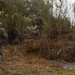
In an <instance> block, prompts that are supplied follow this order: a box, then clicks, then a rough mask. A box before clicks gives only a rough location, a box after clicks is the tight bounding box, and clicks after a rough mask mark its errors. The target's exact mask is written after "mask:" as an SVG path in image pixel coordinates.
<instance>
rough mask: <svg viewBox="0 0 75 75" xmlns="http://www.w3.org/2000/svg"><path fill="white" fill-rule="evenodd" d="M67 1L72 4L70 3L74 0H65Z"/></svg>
mask: <svg viewBox="0 0 75 75" xmlns="http://www.w3.org/2000/svg"><path fill="white" fill-rule="evenodd" d="M67 1H68V3H70V4H72V3H74V2H75V0H67Z"/></svg>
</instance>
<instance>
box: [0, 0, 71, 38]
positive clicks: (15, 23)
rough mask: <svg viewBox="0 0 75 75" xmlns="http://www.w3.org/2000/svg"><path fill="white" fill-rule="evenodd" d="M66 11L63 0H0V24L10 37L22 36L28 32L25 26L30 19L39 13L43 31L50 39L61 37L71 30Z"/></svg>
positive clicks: (29, 24) (30, 22) (30, 21)
mask: <svg viewBox="0 0 75 75" xmlns="http://www.w3.org/2000/svg"><path fill="white" fill-rule="evenodd" d="M64 3H66V6H64ZM67 12H68V9H67V2H66V1H64V0H59V2H57V1H56V0H47V1H45V0H39V1H38V0H0V23H1V25H0V26H1V27H4V28H5V29H6V30H7V32H8V34H9V38H10V39H11V37H12V36H13V38H16V37H17V36H16V35H22V36H23V35H24V34H26V32H28V29H27V28H28V27H27V26H32V20H33V19H34V18H35V16H36V15H37V14H38V13H40V14H41V16H42V18H43V22H44V25H45V28H44V33H45V34H47V36H48V37H50V38H51V39H53V38H58V37H60V38H61V37H62V36H63V35H62V34H63V33H69V32H70V31H71V28H70V27H71V23H70V20H69V19H68V18H67V17H66V14H67ZM19 32H20V34H19ZM11 34H13V35H11ZM14 34H16V35H14ZM23 37H24V36H23Z"/></svg>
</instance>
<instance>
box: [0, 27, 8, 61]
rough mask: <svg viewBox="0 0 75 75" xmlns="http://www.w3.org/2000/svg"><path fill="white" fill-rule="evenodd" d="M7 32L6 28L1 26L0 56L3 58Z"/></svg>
mask: <svg viewBox="0 0 75 75" xmlns="http://www.w3.org/2000/svg"><path fill="white" fill-rule="evenodd" d="M7 37H8V35H7V33H6V30H5V29H4V28H0V58H1V59H2V58H3V49H2V45H3V44H4V42H6V40H7ZM2 60H3V59H2Z"/></svg>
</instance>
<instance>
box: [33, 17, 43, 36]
mask: <svg viewBox="0 0 75 75" xmlns="http://www.w3.org/2000/svg"><path fill="white" fill-rule="evenodd" d="M34 23H35V27H34V28H35V30H38V32H39V35H40V36H41V35H42V31H43V20H42V19H41V17H40V16H38V17H37V18H36V19H35V20H34Z"/></svg>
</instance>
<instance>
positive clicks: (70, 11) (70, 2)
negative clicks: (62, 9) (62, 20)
mask: <svg viewBox="0 0 75 75" xmlns="http://www.w3.org/2000/svg"><path fill="white" fill-rule="evenodd" d="M67 1H68V4H69V6H70V5H71V9H70V10H69V12H68V16H69V17H70V18H71V21H75V19H74V13H73V12H72V11H73V8H72V5H73V3H74V2H75V0H67Z"/></svg>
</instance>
